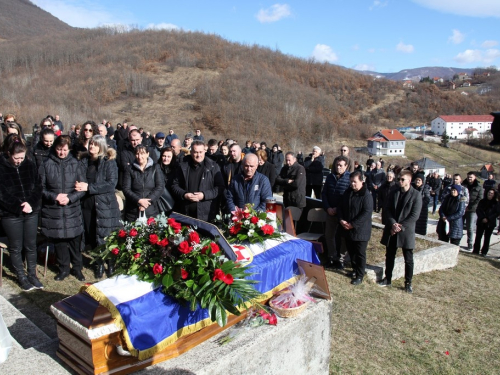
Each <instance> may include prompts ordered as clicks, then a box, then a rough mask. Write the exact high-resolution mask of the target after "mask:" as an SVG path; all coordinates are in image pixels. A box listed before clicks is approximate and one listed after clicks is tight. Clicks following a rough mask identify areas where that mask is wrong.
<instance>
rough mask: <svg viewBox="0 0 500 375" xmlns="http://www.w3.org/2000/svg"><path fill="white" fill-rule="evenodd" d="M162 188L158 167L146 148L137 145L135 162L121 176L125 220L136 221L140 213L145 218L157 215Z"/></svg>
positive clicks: (161, 177) (163, 180)
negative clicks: (143, 214)
mask: <svg viewBox="0 0 500 375" xmlns="http://www.w3.org/2000/svg"><path fill="white" fill-rule="evenodd" d="M164 187H165V178H164V177H163V172H162V170H161V168H160V165H159V164H157V163H153V159H151V158H150V157H149V152H148V149H147V148H146V146H144V145H142V144H139V145H138V146H137V147H136V148H135V162H134V163H133V164H132V165H130V167H129V168H128V170H127V171H126V172H125V174H124V176H123V194H124V195H125V199H126V200H125V220H126V221H128V222H134V221H136V220H137V218H138V217H139V212H141V211H145V212H146V217H154V216H156V215H158V214H159V213H160V210H159V209H158V199H159V198H160V196H161V194H162V192H163V189H164Z"/></svg>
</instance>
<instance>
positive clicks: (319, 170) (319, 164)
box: [304, 146, 325, 199]
mask: <svg viewBox="0 0 500 375" xmlns="http://www.w3.org/2000/svg"><path fill="white" fill-rule="evenodd" d="M324 165H325V157H324V156H323V155H321V149H320V148H319V147H318V146H314V147H313V151H312V153H311V154H309V156H308V157H307V158H306V159H305V160H304V168H305V170H306V195H307V196H308V197H312V192H313V191H314V196H315V197H316V199H321V186H322V185H323V167H324Z"/></svg>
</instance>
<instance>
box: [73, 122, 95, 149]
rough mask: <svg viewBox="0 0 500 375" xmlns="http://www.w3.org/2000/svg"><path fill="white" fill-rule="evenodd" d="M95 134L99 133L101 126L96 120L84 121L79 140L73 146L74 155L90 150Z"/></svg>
mask: <svg viewBox="0 0 500 375" xmlns="http://www.w3.org/2000/svg"><path fill="white" fill-rule="evenodd" d="M94 135H99V128H98V127H97V124H96V123H95V122H94V121H87V122H84V123H83V125H82V128H81V130H80V135H79V137H78V140H77V142H76V144H75V146H74V147H73V155H74V156H75V157H78V154H79V153H80V152H88V151H89V145H90V141H91V140H92V137H93V136H94Z"/></svg>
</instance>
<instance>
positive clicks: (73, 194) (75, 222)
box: [39, 135, 87, 281]
mask: <svg viewBox="0 0 500 375" xmlns="http://www.w3.org/2000/svg"><path fill="white" fill-rule="evenodd" d="M70 145H71V138H70V137H69V136H68V135H61V136H59V137H58V138H57V139H56V140H55V141H54V145H53V150H52V151H51V153H50V154H49V157H48V159H47V160H46V161H45V162H44V163H43V164H42V166H41V167H40V171H39V172H40V177H41V180H42V234H43V235H44V236H45V237H47V238H48V239H49V240H50V241H51V242H52V243H54V247H55V250H56V258H57V262H58V263H59V274H58V275H57V276H56V277H55V280H56V281H62V280H64V279H65V278H66V277H68V275H69V273H70V263H71V264H72V265H73V268H72V270H71V273H72V274H73V275H74V276H75V277H76V278H77V279H78V280H80V281H84V280H85V278H84V277H83V274H82V254H81V252H80V244H81V241H82V233H83V222H82V210H81V207H80V199H81V198H82V197H83V196H84V195H85V192H83V191H76V189H75V183H76V182H77V181H83V182H86V181H87V180H86V177H85V171H84V169H83V168H82V164H81V163H79V162H78V160H76V159H75V158H74V157H73V156H72V155H71V153H70Z"/></svg>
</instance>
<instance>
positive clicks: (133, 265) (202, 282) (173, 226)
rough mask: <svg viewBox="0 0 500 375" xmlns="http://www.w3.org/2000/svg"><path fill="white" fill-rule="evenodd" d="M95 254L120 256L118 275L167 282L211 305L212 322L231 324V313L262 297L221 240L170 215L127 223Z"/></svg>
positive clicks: (195, 301) (176, 292)
mask: <svg viewBox="0 0 500 375" xmlns="http://www.w3.org/2000/svg"><path fill="white" fill-rule="evenodd" d="M94 258H95V259H102V260H107V259H112V260H114V261H115V267H116V272H115V273H116V274H122V275H135V276H136V277H137V278H138V279H140V280H143V281H148V282H152V283H155V284H157V285H161V286H162V291H163V292H164V293H165V294H167V295H169V296H172V297H174V298H176V299H177V300H179V301H180V302H182V301H184V302H187V303H189V304H190V307H191V309H192V310H195V309H196V307H197V305H199V306H201V307H202V308H206V309H208V310H209V313H210V317H211V319H212V321H217V323H218V324H219V325H220V326H224V325H225V324H226V323H227V313H226V311H229V312H230V313H232V314H235V315H239V314H240V312H239V310H238V307H243V306H244V305H245V303H246V302H248V301H251V300H252V299H255V298H257V297H259V296H260V294H259V293H258V292H257V291H256V290H255V288H254V287H253V285H252V284H254V283H255V281H253V280H247V279H246V276H249V275H251V273H249V272H248V267H241V265H239V264H238V263H235V262H233V261H231V260H228V259H227V258H226V257H225V256H224V254H223V253H222V252H221V251H220V248H219V245H218V244H217V239H210V238H205V237H202V236H200V234H199V233H198V232H197V231H196V228H192V227H190V226H185V225H182V224H181V223H179V222H178V221H176V220H174V219H172V218H170V219H168V218H167V217H166V216H165V215H164V214H161V215H159V216H157V217H156V218H149V219H148V221H147V224H140V223H137V222H135V223H125V224H124V228H123V229H120V230H117V231H115V232H113V233H111V234H110V235H109V236H108V237H107V238H106V243H105V244H104V245H102V246H100V247H98V248H97V249H96V250H95V251H94Z"/></svg>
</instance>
